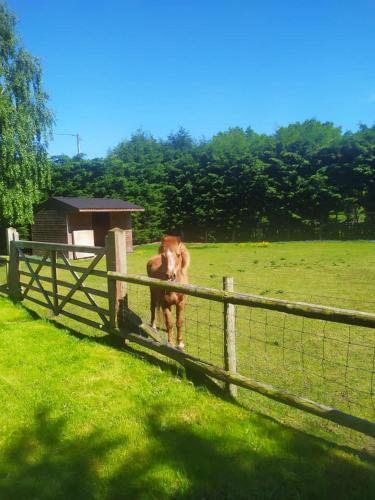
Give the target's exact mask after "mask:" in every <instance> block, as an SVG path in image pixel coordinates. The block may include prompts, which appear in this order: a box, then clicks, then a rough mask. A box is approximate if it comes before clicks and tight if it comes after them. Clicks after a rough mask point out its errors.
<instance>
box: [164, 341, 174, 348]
mask: <svg viewBox="0 0 375 500" xmlns="http://www.w3.org/2000/svg"><path fill="white" fill-rule="evenodd" d="M166 346H167V347H173V349H174V344H173V343H172V342H167V343H166Z"/></svg>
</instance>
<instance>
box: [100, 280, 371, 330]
mask: <svg viewBox="0 0 375 500" xmlns="http://www.w3.org/2000/svg"><path fill="white" fill-rule="evenodd" d="M108 278H109V279H113V280H118V281H125V282H126V283H133V284H135V285H144V286H153V287H156V288H162V289H163V290H168V291H171V292H179V293H183V294H185V295H192V296H193V297H198V298H201V299H208V300H213V301H216V302H222V303H228V304H235V305H239V306H247V307H259V308H262V309H268V310H271V311H279V312H284V313H287V314H293V315H295V316H304V317H305V318H314V319H321V320H324V321H333V322H335V323H345V324H346V325H355V326H366V327H369V328H375V314H372V313H368V312H363V311H354V310H351V309H339V308H336V307H329V306H320V305H316V304H308V303H306V302H294V301H290V300H282V299H272V298H268V297H262V296H261V295H253V294H249V293H237V292H231V291H227V290H217V289H215V288H205V287H201V286H196V285H185V284H181V283H173V282H171V281H164V280H158V279H154V278H149V277H148V276H142V275H137V274H121V273H116V272H109V273H108Z"/></svg>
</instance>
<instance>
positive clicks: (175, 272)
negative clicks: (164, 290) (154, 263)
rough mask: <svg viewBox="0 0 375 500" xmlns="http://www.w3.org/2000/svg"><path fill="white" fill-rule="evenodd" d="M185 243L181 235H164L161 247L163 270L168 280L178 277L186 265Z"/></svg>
mask: <svg viewBox="0 0 375 500" xmlns="http://www.w3.org/2000/svg"><path fill="white" fill-rule="evenodd" d="M183 249H184V245H183V243H182V242H181V238H180V237H179V236H163V237H162V239H161V245H160V248H159V254H160V255H161V259H162V270H163V273H164V274H165V276H166V279H167V280H168V281H175V280H176V279H178V277H179V275H180V273H181V270H182V268H183V265H184V255H183V253H184V252H183Z"/></svg>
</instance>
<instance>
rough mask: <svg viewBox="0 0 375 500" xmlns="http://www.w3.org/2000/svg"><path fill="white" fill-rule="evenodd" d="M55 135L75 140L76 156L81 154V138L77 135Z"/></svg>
mask: <svg viewBox="0 0 375 500" xmlns="http://www.w3.org/2000/svg"><path fill="white" fill-rule="evenodd" d="M55 135H69V136H70V137H75V138H76V143H77V155H80V154H81V136H80V135H79V134H78V132H77V133H76V134H55Z"/></svg>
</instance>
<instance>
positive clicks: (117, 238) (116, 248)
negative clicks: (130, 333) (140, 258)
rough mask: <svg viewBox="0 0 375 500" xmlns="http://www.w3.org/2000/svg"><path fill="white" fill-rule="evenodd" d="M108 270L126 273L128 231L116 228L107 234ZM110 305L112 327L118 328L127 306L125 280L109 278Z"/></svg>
mask: <svg viewBox="0 0 375 500" xmlns="http://www.w3.org/2000/svg"><path fill="white" fill-rule="evenodd" d="M105 246H106V259H107V271H116V272H118V273H123V274H126V272H127V262H126V231H125V230H124V229H119V228H114V229H111V230H110V231H108V234H107V236H106V242H105ZM108 305H109V320H110V325H111V328H118V327H119V323H120V321H121V317H122V314H121V311H122V309H123V308H124V307H127V284H126V283H125V282H124V281H118V280H111V279H109V280H108Z"/></svg>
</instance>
